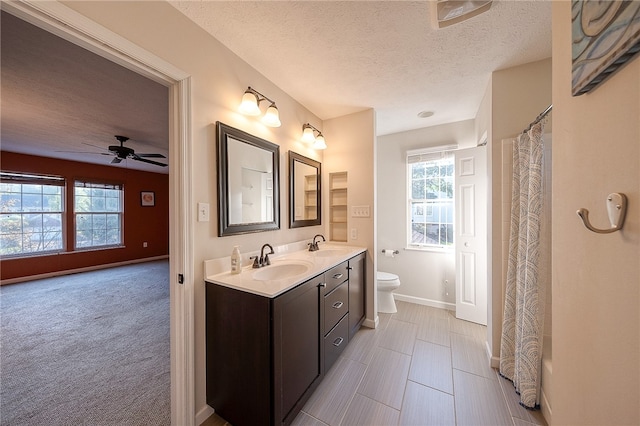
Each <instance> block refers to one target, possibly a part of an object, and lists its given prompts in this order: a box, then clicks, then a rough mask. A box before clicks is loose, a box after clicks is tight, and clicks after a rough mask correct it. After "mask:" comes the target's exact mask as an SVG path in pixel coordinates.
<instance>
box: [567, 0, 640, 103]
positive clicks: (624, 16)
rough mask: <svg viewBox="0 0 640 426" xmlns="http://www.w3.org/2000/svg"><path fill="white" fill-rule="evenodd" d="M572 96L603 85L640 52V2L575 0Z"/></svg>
mask: <svg viewBox="0 0 640 426" xmlns="http://www.w3.org/2000/svg"><path fill="white" fill-rule="evenodd" d="M571 24H572V30H571V33H572V85H571V87H572V94H573V96H578V95H582V94H584V93H587V92H589V91H590V90H591V89H593V88H594V87H595V86H597V85H598V84H600V83H601V82H602V81H603V80H605V79H606V78H607V77H608V76H609V75H611V74H612V73H613V72H615V71H616V70H617V69H618V68H620V67H621V66H622V65H624V63H626V62H627V61H628V60H630V59H631V57H633V56H634V55H635V54H636V53H638V52H639V51H640V1H637V0H634V1H628V0H625V1H621V0H613V1H596V0H572V2H571Z"/></svg>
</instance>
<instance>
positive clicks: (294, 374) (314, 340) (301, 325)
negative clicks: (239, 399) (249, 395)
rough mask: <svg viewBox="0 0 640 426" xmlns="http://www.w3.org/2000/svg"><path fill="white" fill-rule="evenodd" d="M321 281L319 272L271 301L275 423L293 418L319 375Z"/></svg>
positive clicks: (320, 362)
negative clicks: (314, 276)
mask: <svg viewBox="0 0 640 426" xmlns="http://www.w3.org/2000/svg"><path fill="white" fill-rule="evenodd" d="M322 282H323V277H322V275H320V276H319V277H316V278H314V279H311V280H309V281H306V282H305V283H303V284H300V285H299V286H298V287H296V288H294V289H293V290H290V291H288V292H286V293H284V294H283V295H281V296H279V297H277V298H276V299H274V301H273V303H274V310H273V312H274V361H275V365H274V389H275V390H276V396H275V422H276V424H280V423H290V422H291V421H293V418H295V416H296V415H297V413H298V411H299V410H300V409H301V408H302V405H304V402H305V401H306V399H308V397H309V396H311V392H312V391H313V389H315V387H316V386H317V385H318V384H319V382H320V379H321V377H322V358H323V356H322V354H321V333H322V328H321V326H322V323H321V313H320V300H321V299H320V288H321V287H320V284H321V283H322Z"/></svg>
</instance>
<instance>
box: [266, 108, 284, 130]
mask: <svg viewBox="0 0 640 426" xmlns="http://www.w3.org/2000/svg"><path fill="white" fill-rule="evenodd" d="M262 122H263V123H264V124H266V125H267V126H270V127H280V125H281V124H282V123H280V114H279V113H278V108H277V107H276V104H271V105H269V108H267V112H265V113H264V117H262Z"/></svg>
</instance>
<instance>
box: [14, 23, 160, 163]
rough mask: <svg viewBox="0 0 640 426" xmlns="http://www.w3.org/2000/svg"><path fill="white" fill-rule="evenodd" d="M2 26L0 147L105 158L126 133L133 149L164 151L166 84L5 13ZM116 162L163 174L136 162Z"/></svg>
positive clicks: (83, 158) (80, 158) (86, 158)
mask: <svg viewBox="0 0 640 426" xmlns="http://www.w3.org/2000/svg"><path fill="white" fill-rule="evenodd" d="M1 26H2V28H1V30H2V40H1V42H2V46H1V48H2V58H1V61H2V62H1V65H2V79H1V80H2V122H1V126H2V127H1V129H2V150H4V151H11V152H19V153H24V154H34V155H41V156H46V157H53V158H64V159H70V160H74V161H81V162H87V163H96V164H109V163H110V161H111V160H112V158H113V157H112V156H111V155H110V154H109V152H108V151H107V150H106V147H108V146H109V145H118V144H119V143H118V141H116V139H115V138H114V135H123V136H127V137H129V138H131V141H127V142H126V143H125V146H128V147H129V148H133V149H134V150H135V151H136V153H141V154H144V153H160V154H162V155H165V156H166V157H168V156H169V155H168V146H169V127H168V118H169V104H168V102H169V101H168V98H169V90H168V89H167V88H166V87H164V86H162V85H160V84H158V83H155V82H153V81H151V80H149V79H147V78H145V77H142V76H141V75H139V74H136V73H135V72H132V71H129V70H128V69H126V68H124V67H121V66H120V65H117V64H115V63H113V62H110V61H108V60H106V59H104V58H102V57H100V56H98V55H95V54H93V53H91V52H89V51H87V50H85V49H83V48H81V47H79V46H76V45H74V44H72V43H69V42H67V41H65V40H63V39H61V38H59V37H56V36H54V35H52V34H50V33H48V32H46V31H44V30H42V29H39V28H37V27H35V26H33V25H31V24H29V23H27V22H25V21H22V20H20V19H18V18H16V17H14V16H12V15H10V14H8V13H6V12H2V24H1ZM61 151H72V152H61ZM85 152H86V154H85ZM100 153H105V154H109V155H100ZM152 160H156V161H159V162H162V163H165V164H167V162H168V159H162V158H160V159H152ZM113 166H114V167H121V168H129V169H139V170H146V171H151V172H156V173H168V170H167V169H168V167H159V166H155V165H150V164H146V163H142V162H139V161H134V160H125V161H123V162H121V163H120V164H116V165H113Z"/></svg>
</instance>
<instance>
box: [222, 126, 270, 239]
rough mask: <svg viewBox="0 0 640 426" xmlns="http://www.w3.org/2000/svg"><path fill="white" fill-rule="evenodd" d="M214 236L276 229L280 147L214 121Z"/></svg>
mask: <svg viewBox="0 0 640 426" xmlns="http://www.w3.org/2000/svg"><path fill="white" fill-rule="evenodd" d="M216 130H217V156H218V158H217V166H218V236H220V237H225V236H227V235H236V234H245V233H249V232H261V231H272V230H276V229H280V191H279V182H280V177H279V164H280V147H279V146H278V145H276V144H274V143H271V142H268V141H266V140H264V139H260V138H258V137H256V136H253V135H250V134H249V133H246V132H243V131H242V130H238V129H235V128H233V127H230V126H228V125H226V124H224V123H221V122H219V121H218V122H216Z"/></svg>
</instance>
